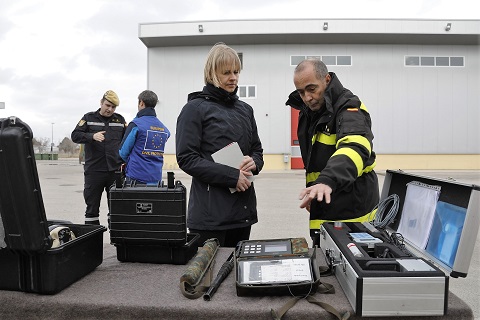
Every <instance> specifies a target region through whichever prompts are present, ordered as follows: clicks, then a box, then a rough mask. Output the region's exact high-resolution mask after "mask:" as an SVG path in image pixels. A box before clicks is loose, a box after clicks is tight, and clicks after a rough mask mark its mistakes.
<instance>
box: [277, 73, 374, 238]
mask: <svg viewBox="0 0 480 320" xmlns="http://www.w3.org/2000/svg"><path fill="white" fill-rule="evenodd" d="M330 76H331V81H330V83H329V84H328V86H327V88H326V90H325V93H324V98H325V105H324V106H323V107H322V108H321V109H320V110H319V111H317V112H313V111H311V110H310V109H309V108H308V107H307V106H306V105H305V104H304V103H303V101H302V99H301V97H300V95H299V93H298V92H297V91H294V92H292V93H291V94H290V96H289V99H288V101H287V102H286V105H289V106H291V107H292V108H295V109H298V110H300V114H299V119H298V132H297V133H298V140H299V144H300V151H301V154H302V159H303V163H304V165H305V170H306V186H307V187H309V186H311V185H314V184H319V183H322V184H326V185H328V186H329V187H331V188H332V190H333V191H332V194H331V201H330V204H326V203H325V202H324V201H322V202H318V201H312V203H311V206H310V231H311V233H313V231H314V230H318V229H319V228H320V224H321V223H323V222H324V221H329V220H351V219H352V220H355V219H356V218H360V217H362V216H365V215H366V214H368V213H370V212H371V211H372V209H374V207H375V206H376V205H377V204H378V201H379V194H378V181H377V176H376V174H375V172H374V171H373V168H374V167H375V152H374V151H373V143H372V140H373V133H372V131H371V119H370V115H369V113H368V111H367V108H366V107H365V105H364V104H363V103H362V102H361V101H360V99H359V98H358V97H357V96H356V95H354V94H353V93H352V92H351V91H350V90H348V89H346V88H344V87H343V85H342V84H341V83H340V80H338V78H337V77H336V75H335V73H333V72H330Z"/></svg>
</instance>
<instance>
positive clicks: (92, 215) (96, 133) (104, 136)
mask: <svg viewBox="0 0 480 320" xmlns="http://www.w3.org/2000/svg"><path fill="white" fill-rule="evenodd" d="M119 104H120V100H119V99H118V96H117V94H116V93H115V92H114V91H112V90H108V91H107V92H105V94H104V95H103V96H102V99H101V100H100V109H98V110H97V111H92V112H89V113H86V114H85V115H84V116H83V117H82V119H81V120H80V121H79V122H78V124H77V126H76V127H75V129H74V130H73V132H72V141H73V142H75V143H82V144H84V145H85V164H84V166H83V168H84V177H85V185H84V190H83V196H84V198H85V204H86V205H87V208H86V210H85V224H97V225H98V224H100V220H99V212H100V201H101V199H102V194H103V191H104V190H105V192H106V193H107V198H108V197H109V192H108V191H109V190H110V187H111V186H112V184H113V183H114V182H115V180H116V178H117V175H118V172H119V171H120V166H121V164H122V159H120V157H119V155H118V148H119V146H120V142H121V141H122V138H123V134H124V132H125V127H126V123H125V119H124V118H123V117H122V116H121V115H120V114H118V113H115V109H116V108H117V106H118V105H119Z"/></svg>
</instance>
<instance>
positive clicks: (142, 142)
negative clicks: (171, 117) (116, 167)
mask: <svg viewBox="0 0 480 320" xmlns="http://www.w3.org/2000/svg"><path fill="white" fill-rule="evenodd" d="M157 102H158V97H157V95H156V94H155V92H153V91H150V90H145V91H143V92H142V93H140V94H139V95H138V113H137V116H136V117H135V118H134V119H133V120H132V122H130V123H129V125H128V127H127V131H126V133H125V136H124V138H123V140H122V143H121V147H120V151H119V153H120V157H122V159H123V160H124V161H125V162H126V164H127V165H126V168H125V176H126V181H127V182H131V181H137V182H140V183H146V184H157V183H158V182H159V181H161V180H162V167H163V152H164V149H165V143H166V142H167V140H168V138H169V137H170V131H169V130H168V129H167V127H165V125H164V124H163V123H162V122H161V121H160V120H159V119H158V118H157V114H156V113H155V106H156V105H157Z"/></svg>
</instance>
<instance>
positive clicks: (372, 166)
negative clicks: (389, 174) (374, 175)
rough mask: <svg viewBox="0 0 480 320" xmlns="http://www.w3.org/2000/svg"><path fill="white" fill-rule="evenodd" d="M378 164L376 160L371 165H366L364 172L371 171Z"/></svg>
mask: <svg viewBox="0 0 480 320" xmlns="http://www.w3.org/2000/svg"><path fill="white" fill-rule="evenodd" d="M376 165H377V162H376V161H374V162H373V163H372V164H371V165H369V166H368V167H366V168H365V169H363V172H362V174H364V173H369V172H370V171H372V170H373V168H375V166H376Z"/></svg>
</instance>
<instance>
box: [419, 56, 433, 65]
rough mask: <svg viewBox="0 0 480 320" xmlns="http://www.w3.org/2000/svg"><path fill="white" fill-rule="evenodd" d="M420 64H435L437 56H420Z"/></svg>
mask: <svg viewBox="0 0 480 320" xmlns="http://www.w3.org/2000/svg"><path fill="white" fill-rule="evenodd" d="M420 64H421V65H422V66H434V65H435V58H434V57H420Z"/></svg>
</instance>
